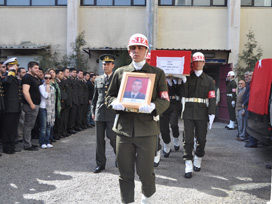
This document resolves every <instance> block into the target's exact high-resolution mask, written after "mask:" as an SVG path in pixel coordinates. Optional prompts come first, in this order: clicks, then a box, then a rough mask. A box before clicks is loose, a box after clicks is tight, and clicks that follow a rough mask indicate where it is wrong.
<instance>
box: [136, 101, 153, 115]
mask: <svg viewBox="0 0 272 204" xmlns="http://www.w3.org/2000/svg"><path fill="white" fill-rule="evenodd" d="M154 109H155V104H154V103H150V106H149V105H147V104H143V105H141V106H140V107H139V112H140V113H151V112H152V111H153V110H154Z"/></svg>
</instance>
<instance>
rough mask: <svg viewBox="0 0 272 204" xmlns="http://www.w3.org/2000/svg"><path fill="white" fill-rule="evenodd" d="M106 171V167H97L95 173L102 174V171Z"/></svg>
mask: <svg viewBox="0 0 272 204" xmlns="http://www.w3.org/2000/svg"><path fill="white" fill-rule="evenodd" d="M104 169H105V167H104V166H97V167H96V168H95V169H94V173H100V172H101V171H103V170H104Z"/></svg>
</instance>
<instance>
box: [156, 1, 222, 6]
mask: <svg viewBox="0 0 272 204" xmlns="http://www.w3.org/2000/svg"><path fill="white" fill-rule="evenodd" d="M159 5H160V6H227V0H159Z"/></svg>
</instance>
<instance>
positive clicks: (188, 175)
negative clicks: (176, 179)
mask: <svg viewBox="0 0 272 204" xmlns="http://www.w3.org/2000/svg"><path fill="white" fill-rule="evenodd" d="M192 176H193V173H192V172H188V173H185V175H184V177H185V178H192Z"/></svg>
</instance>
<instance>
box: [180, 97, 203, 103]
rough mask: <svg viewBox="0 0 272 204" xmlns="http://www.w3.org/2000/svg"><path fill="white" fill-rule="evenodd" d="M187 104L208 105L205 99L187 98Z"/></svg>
mask: <svg viewBox="0 0 272 204" xmlns="http://www.w3.org/2000/svg"><path fill="white" fill-rule="evenodd" d="M185 102H193V103H206V102H207V99H203V98H185Z"/></svg>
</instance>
